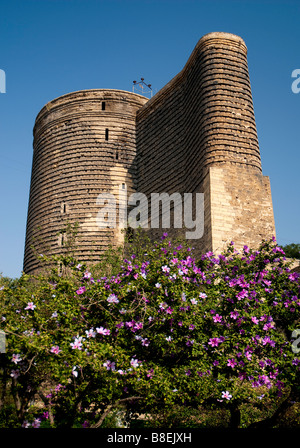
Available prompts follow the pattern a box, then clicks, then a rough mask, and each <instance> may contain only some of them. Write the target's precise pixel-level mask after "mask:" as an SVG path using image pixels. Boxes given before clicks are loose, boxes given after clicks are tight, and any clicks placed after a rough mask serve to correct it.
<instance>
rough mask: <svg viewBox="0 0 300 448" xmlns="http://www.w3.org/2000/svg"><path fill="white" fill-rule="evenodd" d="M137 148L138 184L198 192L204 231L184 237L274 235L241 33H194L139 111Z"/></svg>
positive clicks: (215, 239) (209, 241) (207, 244)
mask: <svg viewBox="0 0 300 448" xmlns="http://www.w3.org/2000/svg"><path fill="white" fill-rule="evenodd" d="M137 148H138V151H137V166H138V173H139V176H138V189H139V191H142V192H144V193H146V194H147V196H148V197H149V196H150V194H151V193H152V192H154V191H157V192H167V193H169V195H171V194H172V193H174V192H180V193H181V194H184V193H185V192H191V193H197V192H199V193H204V233H203V237H202V238H201V239H199V240H192V241H191V244H192V245H193V246H194V247H195V248H197V249H198V250H199V252H203V251H207V250H212V251H220V250H222V249H223V248H224V246H226V245H227V244H228V243H230V242H231V241H232V240H233V241H234V242H235V244H236V246H237V247H241V246H243V245H244V244H248V245H250V246H252V247H254V246H257V245H258V244H259V242H261V240H262V239H263V238H270V237H272V236H273V235H275V225H274V217H273V206H272V199H271V191H270V183H269V178H268V177H266V176H263V174H262V168H261V160H260V151H259V145H258V138H257V132H256V124H255V117H254V111H253V102H252V94H251V86H250V80H249V73H248V65H247V47H246V45H245V43H244V41H243V39H241V38H240V37H238V36H236V35H233V34H229V33H219V32H216V33H210V34H207V35H205V36H203V37H202V38H201V39H200V40H199V42H198V44H197V45H196V47H195V49H194V50H193V52H192V54H191V56H190V58H189V59H188V61H187V63H186V65H185V67H184V68H183V70H182V71H181V72H180V73H179V74H178V75H177V76H175V77H174V78H173V79H172V80H171V81H170V82H169V83H168V84H167V85H166V86H165V87H163V88H162V89H161V90H160V91H159V92H158V93H157V94H156V95H155V96H154V97H153V98H152V99H150V100H149V101H148V102H147V103H146V104H145V105H144V106H143V107H142V108H141V109H140V110H139V111H138V113H137ZM158 167H159V169H158ZM195 213H196V211H195ZM151 232H152V233H153V234H155V233H156V234H158V232H157V231H155V230H151ZM169 233H170V234H176V233H180V232H179V231H176V230H175V229H173V230H171V231H169ZM155 236H157V235H155Z"/></svg>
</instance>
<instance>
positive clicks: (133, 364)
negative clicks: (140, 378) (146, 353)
mask: <svg viewBox="0 0 300 448" xmlns="http://www.w3.org/2000/svg"><path fill="white" fill-rule="evenodd" d="M139 363H140V361H138V360H137V359H134V358H131V361H130V365H131V366H132V367H133V368H137V367H139Z"/></svg>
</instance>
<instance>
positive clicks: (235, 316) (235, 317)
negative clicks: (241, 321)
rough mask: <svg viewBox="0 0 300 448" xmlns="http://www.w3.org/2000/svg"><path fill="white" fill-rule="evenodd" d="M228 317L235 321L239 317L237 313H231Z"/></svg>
mask: <svg viewBox="0 0 300 448" xmlns="http://www.w3.org/2000/svg"><path fill="white" fill-rule="evenodd" d="M230 317H231V318H232V319H234V320H236V319H237V318H238V317H239V313H238V312H237V311H231V313H230Z"/></svg>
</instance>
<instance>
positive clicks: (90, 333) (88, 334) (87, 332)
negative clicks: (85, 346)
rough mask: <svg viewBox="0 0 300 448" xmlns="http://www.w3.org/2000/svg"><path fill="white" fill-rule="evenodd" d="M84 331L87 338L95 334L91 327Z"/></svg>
mask: <svg viewBox="0 0 300 448" xmlns="http://www.w3.org/2000/svg"><path fill="white" fill-rule="evenodd" d="M85 333H86V335H87V337H88V338H94V337H95V336H96V333H95V331H94V329H93V328H91V329H90V330H85Z"/></svg>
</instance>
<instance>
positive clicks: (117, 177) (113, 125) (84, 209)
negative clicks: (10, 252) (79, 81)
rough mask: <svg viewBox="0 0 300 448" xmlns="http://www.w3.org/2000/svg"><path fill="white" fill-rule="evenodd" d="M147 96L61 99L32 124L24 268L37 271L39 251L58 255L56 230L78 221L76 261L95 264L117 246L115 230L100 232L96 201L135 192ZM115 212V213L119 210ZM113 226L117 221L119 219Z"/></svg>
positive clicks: (60, 243)
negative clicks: (140, 113) (138, 132)
mask: <svg viewBox="0 0 300 448" xmlns="http://www.w3.org/2000/svg"><path fill="white" fill-rule="evenodd" d="M147 101H148V99H147V98H145V97H143V96H140V95H137V94H135V93H131V92H125V91H120V90H110V89H97V90H83V91H78V92H73V93H69V94H67V95H63V96H61V97H59V98H57V99H55V100H53V101H51V102H49V103H48V104H47V105H46V106H45V107H43V109H42V110H41V111H40V113H39V114H38V116H37V118H36V122H35V126H34V131H33V134H34V142H33V149H34V152H33V163H32V174H31V186H30V197H29V207H28V217H27V230H26V242H25V256H24V271H25V272H26V273H32V272H34V271H36V270H37V269H38V267H39V262H38V259H37V258H36V255H35V253H34V252H35V251H34V250H32V248H31V246H34V247H35V249H36V250H37V252H38V253H43V252H44V251H45V253H47V254H48V255H55V254H60V253H63V251H64V246H66V240H65V239H64V234H60V231H61V230H62V229H63V228H64V226H65V225H66V223H67V222H69V223H70V224H74V223H75V222H78V224H79V232H78V238H77V241H76V243H77V247H78V250H77V252H75V254H76V255H77V257H78V258H79V259H80V260H81V261H90V262H93V261H97V260H98V259H99V254H101V253H103V252H104V250H105V249H106V248H107V247H108V245H109V244H111V243H112V244H118V243H121V242H122V235H121V233H120V228H119V227H118V226H117V227H114V226H113V227H109V225H111V223H108V226H107V227H106V228H100V227H99V225H97V215H98V212H99V208H101V207H102V206H103V205H104V204H105V203H104V202H101V201H100V202H99V201H98V200H97V199H98V197H99V195H100V194H106V193H110V194H112V195H114V196H115V197H116V200H117V201H118V198H119V190H120V189H121V190H122V189H124V190H125V192H127V193H128V194H130V192H132V191H133V190H134V189H135V182H136V177H135V176H136V173H135V154H136V142H135V117H136V111H137V110H138V109H139V108H140V107H141V106H142V105H143V104H145V103H146V102H147ZM116 211H118V208H117V207H116ZM116 225H118V220H117V221H116Z"/></svg>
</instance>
